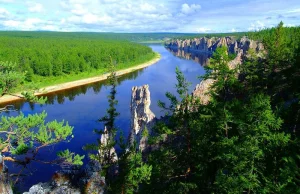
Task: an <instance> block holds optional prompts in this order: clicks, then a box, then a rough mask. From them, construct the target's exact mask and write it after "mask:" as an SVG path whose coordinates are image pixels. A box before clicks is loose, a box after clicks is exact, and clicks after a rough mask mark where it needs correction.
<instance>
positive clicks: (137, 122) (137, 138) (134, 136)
mask: <svg viewBox="0 0 300 194" xmlns="http://www.w3.org/2000/svg"><path fill="white" fill-rule="evenodd" d="M150 104H151V100H150V91H149V86H148V85H144V86H141V87H133V88H132V94H131V107H130V108H131V131H130V136H129V143H130V145H131V146H132V145H134V142H136V143H137V145H138V149H139V150H141V151H145V149H146V147H147V139H148V137H147V136H145V135H143V134H151V133H152V128H153V126H154V125H155V123H156V118H155V115H154V114H153V112H152V111H151V110H150ZM145 130H147V132H146V133H144V131H145Z"/></svg>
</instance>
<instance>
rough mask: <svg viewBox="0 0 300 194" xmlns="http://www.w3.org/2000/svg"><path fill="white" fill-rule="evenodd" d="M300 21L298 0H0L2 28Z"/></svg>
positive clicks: (199, 29)
mask: <svg viewBox="0 0 300 194" xmlns="http://www.w3.org/2000/svg"><path fill="white" fill-rule="evenodd" d="M280 21H283V22H284V24H285V26H299V25H300V0H243V1H242V0H151V1H149V0H147V1H146V0H36V1H30V0H29V1H26V0H0V30H24V31H36V30H45V31H85V32H86V31H88V32H182V33H187V32H190V33H214V32H237V31H255V30H256V31H257V30H260V29H263V28H268V27H273V26H276V25H277V24H278V23H279V22H280Z"/></svg>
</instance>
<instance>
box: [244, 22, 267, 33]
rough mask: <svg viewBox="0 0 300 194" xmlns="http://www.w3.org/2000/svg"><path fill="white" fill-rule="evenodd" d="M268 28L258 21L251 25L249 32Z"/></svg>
mask: <svg viewBox="0 0 300 194" xmlns="http://www.w3.org/2000/svg"><path fill="white" fill-rule="evenodd" d="M264 28H266V25H265V24H264V23H263V22H262V21H259V20H257V21H256V22H254V23H251V25H250V27H249V28H248V30H249V31H259V30H262V29H264Z"/></svg>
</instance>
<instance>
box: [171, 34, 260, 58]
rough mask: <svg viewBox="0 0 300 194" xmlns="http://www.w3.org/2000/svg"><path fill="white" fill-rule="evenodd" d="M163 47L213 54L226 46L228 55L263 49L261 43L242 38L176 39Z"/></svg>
mask: <svg viewBox="0 0 300 194" xmlns="http://www.w3.org/2000/svg"><path fill="white" fill-rule="evenodd" d="M165 46H166V47H167V48H172V49H180V50H184V51H187V52H206V53H213V52H214V51H215V50H216V49H217V48H218V47H221V46H226V47H227V48H228V51H229V52H230V53H236V54H238V52H239V51H240V50H243V51H244V52H246V51H248V50H249V48H252V49H254V50H255V51H257V52H258V51H261V50H263V49H264V48H263V44H262V43H261V42H258V41H253V40H250V39H249V38H247V37H242V38H241V39H236V38H235V37H221V38H217V37H212V38H206V37H202V38H194V39H184V40H180V39H176V40H171V41H168V42H166V43H165ZM244 54H245V53H244Z"/></svg>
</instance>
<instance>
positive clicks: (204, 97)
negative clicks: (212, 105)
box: [192, 79, 214, 104]
mask: <svg viewBox="0 0 300 194" xmlns="http://www.w3.org/2000/svg"><path fill="white" fill-rule="evenodd" d="M213 83H214V80H213V79H207V80H203V81H201V82H200V84H197V85H196V88H195V89H194V91H193V93H192V96H193V97H196V98H199V99H200V103H201V104H207V103H208V102H209V99H210V97H209V94H208V93H207V92H208V91H209V88H210V87H211V85H212V84H213Z"/></svg>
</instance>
